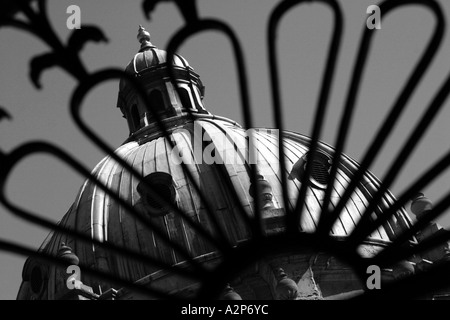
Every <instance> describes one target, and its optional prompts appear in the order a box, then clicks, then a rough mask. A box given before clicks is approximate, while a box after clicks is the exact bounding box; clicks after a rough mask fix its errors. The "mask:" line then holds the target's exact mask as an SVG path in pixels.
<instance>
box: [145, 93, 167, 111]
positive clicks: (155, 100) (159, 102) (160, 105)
mask: <svg viewBox="0 0 450 320" xmlns="http://www.w3.org/2000/svg"><path fill="white" fill-rule="evenodd" d="M148 99H149V102H150V115H152V113H154V112H162V111H164V110H165V108H164V99H163V96H162V93H161V91H159V90H153V91H152V92H150V95H149V96H148Z"/></svg>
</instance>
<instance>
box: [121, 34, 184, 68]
mask: <svg viewBox="0 0 450 320" xmlns="http://www.w3.org/2000/svg"><path fill="white" fill-rule="evenodd" d="M137 38H138V40H139V42H140V43H141V49H140V50H139V52H138V53H137V54H136V55H135V56H134V57H133V59H132V60H131V61H130V63H129V64H128V65H127V66H126V68H125V71H126V72H128V73H130V74H138V73H141V72H142V71H145V70H147V69H151V68H154V67H158V66H161V65H166V64H167V59H166V58H167V52H166V51H165V50H161V49H158V48H157V47H156V46H154V45H153V44H152V43H151V42H150V33H149V32H148V31H146V30H145V28H143V27H142V26H139V31H138V35H137ZM172 64H173V66H178V67H181V68H190V69H192V68H191V67H190V66H189V63H188V61H187V60H186V59H185V58H183V57H182V56H180V55H179V54H176V53H175V54H174V56H173V60H172Z"/></svg>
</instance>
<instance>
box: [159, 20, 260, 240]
mask: <svg viewBox="0 0 450 320" xmlns="http://www.w3.org/2000/svg"><path fill="white" fill-rule="evenodd" d="M208 30H216V31H221V32H223V33H224V34H226V35H227V36H228V38H229V39H230V40H231V43H232V46H233V50H234V54H235V59H236V62H237V66H236V67H237V71H238V79H239V84H240V88H241V104H242V109H243V113H244V114H243V116H244V125H245V127H246V128H247V129H248V128H252V127H253V126H252V122H253V121H252V115H251V108H250V99H249V94H248V92H249V91H248V86H247V73H246V69H245V64H244V57H243V51H242V49H241V45H240V43H239V41H238V39H237V37H236V35H235V34H234V32H233V31H232V30H231V28H230V27H229V26H228V25H226V24H224V23H222V22H220V21H218V20H212V19H202V20H198V21H196V22H195V23H190V24H188V25H186V26H185V27H183V28H182V29H180V30H179V31H178V32H177V33H176V34H175V35H174V36H173V37H172V39H171V40H170V42H169V44H168V46H167V60H168V61H172V59H173V57H174V54H175V52H176V51H177V49H178V48H179V47H180V46H181V45H182V44H183V42H184V41H185V40H186V39H187V38H189V37H191V36H193V35H194V34H196V33H199V32H202V31H208ZM169 75H170V78H171V81H172V83H173V84H174V87H175V88H176V90H177V92H178V91H179V88H178V86H177V85H176V82H175V74H174V70H173V66H172V65H169ZM178 93H179V92H178ZM188 112H189V113H190V114H191V116H192V111H191V110H189V109H188ZM250 139H251V137H250ZM249 152H251V150H249ZM182 166H183V168H185V165H184V163H182ZM250 168H251V170H250V171H251V175H250V181H251V183H252V184H254V183H255V181H257V179H256V174H257V168H256V165H254V164H250ZM185 170H186V169H185ZM187 172H189V171H187ZM218 172H219V173H220V174H221V176H222V178H223V181H224V182H225V183H226V184H227V186H228V188H229V190H228V191H230V192H231V195H232V197H233V198H234V200H235V201H236V203H237V204H238V208H239V212H240V214H241V217H242V218H244V220H245V221H246V223H248V225H249V226H250V228H251V230H252V233H253V236H254V237H256V238H259V237H261V236H262V230H261V229H262V225H261V222H262V219H261V208H260V201H259V199H260V197H261V196H260V194H259V192H256V194H255V218H254V221H251V220H250V219H249V217H248V216H247V214H246V212H245V210H244V208H243V207H242V205H241V203H240V201H239V197H238V195H237V193H236V190H235V188H234V187H233V185H232V184H231V182H230V181H229V179H227V178H225V176H226V172H225V168H224V167H222V166H220V168H219V170H218ZM227 177H228V176H227ZM256 185H257V186H258V185H259V183H257V184H256Z"/></svg>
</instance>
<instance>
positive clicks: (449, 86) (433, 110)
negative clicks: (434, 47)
mask: <svg viewBox="0 0 450 320" xmlns="http://www.w3.org/2000/svg"><path fill="white" fill-rule="evenodd" d="M449 95H450V75H449V76H448V78H447V80H446V81H445V82H444V84H443V85H442V87H441V88H440V89H439V91H438V93H437V94H436V96H435V97H434V98H433V100H432V102H431V103H430V105H429V107H428V108H427V110H426V112H425V115H424V116H423V117H422V118H421V120H420V122H419V123H418V124H417V125H416V127H415V128H414V130H413V131H412V133H411V135H410V137H409V138H408V140H407V142H406V143H405V144H404V146H403V148H402V149H401V150H400V152H399V153H398V155H397V157H396V158H395V160H394V163H393V164H392V166H391V168H390V169H389V171H388V173H387V174H386V175H385V177H384V179H383V180H382V182H381V185H380V187H379V188H378V192H377V194H375V196H374V197H373V199H372V200H373V201H372V202H371V203H370V205H369V206H368V208H367V209H366V211H367V212H369V213H370V212H372V210H374V208H375V205H376V204H378V202H379V201H380V199H381V198H382V195H383V194H384V192H386V190H387V189H388V187H389V186H390V184H391V183H392V182H393V181H394V180H395V179H396V177H397V176H398V174H399V173H400V171H401V168H402V166H403V164H404V163H405V162H406V160H407V159H408V157H409V156H410V155H411V153H412V152H413V151H414V149H415V147H416V146H417V144H418V142H419V141H420V140H421V138H422V137H423V135H424V134H425V132H426V130H427V129H428V127H429V126H430V124H431V122H432V121H433V120H434V119H435V117H436V116H437V114H438V112H439V111H440V110H441V108H442V106H443V104H444V102H445V100H446V99H447V98H448V96H449ZM442 171H443V170H442ZM420 186H421V187H423V186H424V185H422V184H420ZM364 214H365V213H364ZM390 216H391V214H390V215H387V214H382V215H381V216H380V217H378V218H377V220H375V221H374V222H372V223H370V224H369V223H367V224H366V225H364V224H360V226H359V227H358V226H357V227H356V228H355V229H354V230H353V233H354V235H353V233H352V235H350V237H354V239H361V238H362V237H364V235H365V234H370V232H371V231H370V230H371V229H373V228H372V226H374V225H375V224H377V221H378V220H379V219H380V218H383V219H388V218H389V217H390ZM381 221H383V220H380V222H381Z"/></svg>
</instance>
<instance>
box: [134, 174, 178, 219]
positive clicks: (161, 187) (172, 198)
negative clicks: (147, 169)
mask: <svg viewBox="0 0 450 320" xmlns="http://www.w3.org/2000/svg"><path fill="white" fill-rule="evenodd" d="M144 180H145V182H146V183H147V184H148V185H149V186H150V188H151V189H152V191H153V192H151V191H150V189H149V188H146V185H145V183H140V184H139V185H138V187H137V191H138V192H139V194H140V195H141V198H142V199H143V204H144V206H145V208H146V209H147V211H148V212H149V213H150V214H152V215H155V216H161V215H165V214H167V213H169V212H170V207H169V206H168V205H167V204H165V203H163V202H162V201H159V200H157V199H156V197H155V196H154V193H156V195H157V196H159V197H160V198H161V199H162V200H163V201H164V202H166V203H170V204H175V202H176V191H175V187H174V184H173V180H172V176H171V175H170V174H168V173H165V172H154V173H151V174H149V175H148V176H146V177H145V178H144Z"/></svg>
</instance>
